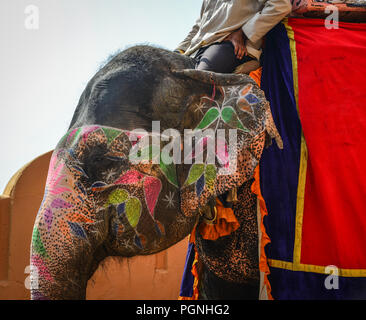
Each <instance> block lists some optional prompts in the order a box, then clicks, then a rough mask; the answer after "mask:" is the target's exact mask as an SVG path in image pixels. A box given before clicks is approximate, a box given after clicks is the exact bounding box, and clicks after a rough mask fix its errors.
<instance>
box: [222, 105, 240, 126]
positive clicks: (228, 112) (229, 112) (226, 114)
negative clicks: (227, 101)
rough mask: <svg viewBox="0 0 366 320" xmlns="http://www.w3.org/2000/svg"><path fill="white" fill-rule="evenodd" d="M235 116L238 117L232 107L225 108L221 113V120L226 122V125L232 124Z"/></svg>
mask: <svg viewBox="0 0 366 320" xmlns="http://www.w3.org/2000/svg"><path fill="white" fill-rule="evenodd" d="M234 115H235V116H236V112H235V110H234V109H233V108H232V107H225V108H224V109H222V111H221V118H222V120H224V122H225V123H229V122H231V121H232V120H233V117H234ZM234 119H235V118H234Z"/></svg>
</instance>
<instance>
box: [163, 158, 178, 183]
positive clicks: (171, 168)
mask: <svg viewBox="0 0 366 320" xmlns="http://www.w3.org/2000/svg"><path fill="white" fill-rule="evenodd" d="M160 169H161V171H162V172H163V174H164V175H165V177H166V178H167V179H168V181H169V182H170V183H171V184H173V185H174V186H175V187H177V188H178V179H177V171H176V167H175V165H174V163H171V164H165V163H164V162H163V160H162V159H161V158H160Z"/></svg>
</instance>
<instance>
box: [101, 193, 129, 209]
mask: <svg viewBox="0 0 366 320" xmlns="http://www.w3.org/2000/svg"><path fill="white" fill-rule="evenodd" d="M128 197H129V194H128V192H127V191H126V190H124V189H116V190H114V191H112V192H111V193H110V195H109V196H108V201H107V203H106V204H105V207H108V206H109V205H111V204H120V203H122V202H125V201H126V200H127V199H128Z"/></svg>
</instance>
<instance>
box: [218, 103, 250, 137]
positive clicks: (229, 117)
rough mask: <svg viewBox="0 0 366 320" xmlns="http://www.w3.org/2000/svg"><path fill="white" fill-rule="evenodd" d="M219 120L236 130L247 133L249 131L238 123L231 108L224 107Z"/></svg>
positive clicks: (235, 114)
mask: <svg viewBox="0 0 366 320" xmlns="http://www.w3.org/2000/svg"><path fill="white" fill-rule="evenodd" d="M221 118H222V120H223V121H224V122H225V123H227V124H231V125H232V126H235V127H236V128H238V129H241V130H243V131H246V132H249V130H247V129H246V128H244V126H243V123H242V122H241V121H240V119H239V117H238V115H237V113H236V111H235V110H234V109H233V108H232V107H225V108H224V109H222V111H221Z"/></svg>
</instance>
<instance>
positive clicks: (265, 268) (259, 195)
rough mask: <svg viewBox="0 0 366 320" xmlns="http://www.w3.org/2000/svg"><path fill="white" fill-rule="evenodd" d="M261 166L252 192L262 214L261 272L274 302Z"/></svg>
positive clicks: (269, 296)
mask: <svg viewBox="0 0 366 320" xmlns="http://www.w3.org/2000/svg"><path fill="white" fill-rule="evenodd" d="M259 177H260V176H259V165H258V166H257V167H256V168H255V170H254V182H253V184H252V187H251V191H252V192H253V193H254V194H256V195H257V198H258V200H259V208H260V213H261V221H260V229H261V232H262V239H261V247H260V258H259V270H260V271H261V272H263V273H264V284H265V286H266V288H267V296H268V299H269V300H273V297H272V295H271V284H270V283H269V280H268V275H269V274H270V270H269V266H268V262H267V256H266V253H265V251H264V247H265V246H266V245H267V244H268V243H270V242H271V239H270V238H269V236H268V235H267V233H266V228H265V227H264V224H263V218H264V217H265V216H266V215H268V211H267V207H266V202H265V201H264V199H263V196H262V193H261V188H260V181H259Z"/></svg>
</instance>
